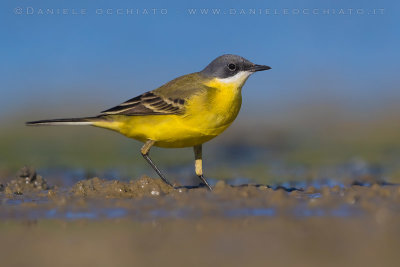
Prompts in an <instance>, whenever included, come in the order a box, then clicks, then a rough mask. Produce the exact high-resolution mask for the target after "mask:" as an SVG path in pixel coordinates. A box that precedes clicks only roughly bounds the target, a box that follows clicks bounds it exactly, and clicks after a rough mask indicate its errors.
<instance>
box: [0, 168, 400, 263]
mask: <svg viewBox="0 0 400 267" xmlns="http://www.w3.org/2000/svg"><path fill="white" fill-rule="evenodd" d="M49 181H50V179H47V178H46V177H42V176H40V175H39V174H36V172H35V171H34V170H32V169H29V168H24V169H22V170H21V171H20V172H19V173H18V174H17V175H16V177H13V178H10V179H8V180H7V179H6V180H2V185H1V189H0V190H1V192H0V201H1V202H0V203H1V206H0V218H1V222H0V240H1V242H0V262H1V266H21V265H23V266H28V265H29V266H76V265H80V266H209V265H211V266H399V265H400V253H399V248H400V186H398V185H396V184H391V183H388V182H383V181H381V180H379V179H374V177H363V179H361V180H357V181H354V180H349V181H342V182H332V181H321V182H312V183H297V184H292V185H285V186H282V185H263V184H243V185H235V186H232V185H230V184H227V183H226V182H224V181H218V182H216V183H215V182H214V191H213V192H209V191H208V190H207V189H206V188H205V187H202V186H199V187H196V186H194V187H183V186H179V185H178V189H172V188H170V187H168V186H165V185H164V184H163V183H162V182H161V180H160V179H153V178H149V177H146V176H144V177H142V178H140V179H134V180H131V181H127V182H123V181H118V180H104V179H99V178H92V179H84V180H81V181H78V182H77V183H75V184H74V185H73V186H59V185H58V186H55V185H52V183H50V182H49Z"/></svg>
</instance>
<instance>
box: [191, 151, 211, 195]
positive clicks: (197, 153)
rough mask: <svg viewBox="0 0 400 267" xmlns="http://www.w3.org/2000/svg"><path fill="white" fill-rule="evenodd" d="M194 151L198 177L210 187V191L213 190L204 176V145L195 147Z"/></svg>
mask: <svg viewBox="0 0 400 267" xmlns="http://www.w3.org/2000/svg"><path fill="white" fill-rule="evenodd" d="M193 149H194V159H195V162H194V166H195V170H196V175H197V176H198V177H199V178H200V180H201V181H202V182H203V183H204V184H205V185H206V186H207V187H208V189H209V190H212V188H211V186H210V185H209V183H208V182H207V180H206V178H204V176H203V160H202V158H203V156H202V145H197V146H194V147H193Z"/></svg>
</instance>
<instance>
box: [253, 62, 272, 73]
mask: <svg viewBox="0 0 400 267" xmlns="http://www.w3.org/2000/svg"><path fill="white" fill-rule="evenodd" d="M269 69H271V67H270V66H265V65H257V64H256V65H254V66H252V67H251V68H250V71H252V72H256V71H263V70H269Z"/></svg>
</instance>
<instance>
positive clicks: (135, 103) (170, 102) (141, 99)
mask: <svg viewBox="0 0 400 267" xmlns="http://www.w3.org/2000/svg"><path fill="white" fill-rule="evenodd" d="M184 104H185V101H184V100H183V99H179V98H175V99H173V98H164V97H162V96H159V95H157V94H156V93H155V92H153V91H151V92H147V93H144V94H142V95H140V96H137V97H134V98H132V99H129V100H128V101H126V102H124V103H122V104H120V105H118V106H116V107H113V108H110V109H107V110H105V111H103V112H102V113H101V114H102V115H128V116H129V115H131V116H133V115H167V114H179V113H181V112H182V111H183V108H184Z"/></svg>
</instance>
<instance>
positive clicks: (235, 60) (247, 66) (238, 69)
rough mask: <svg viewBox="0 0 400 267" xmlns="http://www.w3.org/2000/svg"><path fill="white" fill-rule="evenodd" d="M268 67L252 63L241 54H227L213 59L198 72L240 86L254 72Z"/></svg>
mask: <svg viewBox="0 0 400 267" xmlns="http://www.w3.org/2000/svg"><path fill="white" fill-rule="evenodd" d="M269 69H271V67H269V66H265V65H257V64H254V63H252V62H250V61H249V60H247V59H245V58H243V57H241V56H237V55H230V54H227V55H222V56H220V57H217V58H216V59H214V60H213V61H212V62H211V63H210V64H208V66H207V67H205V68H204V69H203V70H202V71H201V72H200V73H201V74H202V75H204V76H206V77H208V78H212V79H215V80H216V81H218V82H221V83H229V84H235V85H237V86H242V85H243V84H244V83H245V82H246V80H247V78H248V77H249V76H250V75H251V74H253V73H254V72H257V71H263V70H269Z"/></svg>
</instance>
